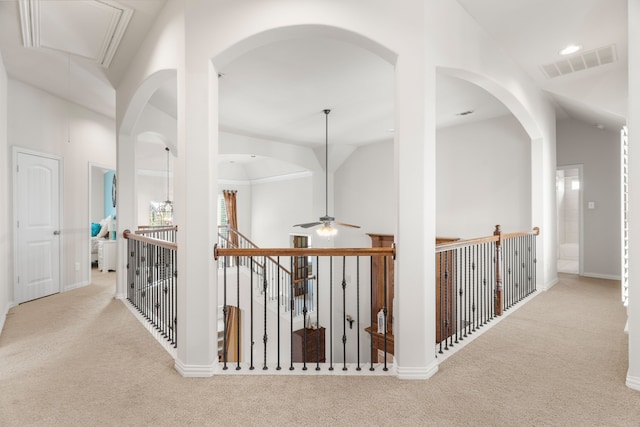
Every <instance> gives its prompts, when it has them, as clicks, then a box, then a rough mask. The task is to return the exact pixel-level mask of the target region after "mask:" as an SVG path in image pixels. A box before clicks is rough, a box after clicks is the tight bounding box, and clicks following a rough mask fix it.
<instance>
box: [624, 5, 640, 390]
mask: <svg viewBox="0 0 640 427" xmlns="http://www.w3.org/2000/svg"><path fill="white" fill-rule="evenodd" d="M627 13H628V19H629V30H628V31H629V32H628V40H629V89H628V90H629V109H628V115H627V125H628V128H629V259H630V260H634V259H637V258H638V256H639V255H640V213H639V208H640V77H639V76H638V73H640V1H639V0H629V3H628V11H627ZM627 313H628V315H629V319H628V321H629V371H628V372H627V386H628V387H630V388H633V389H635V390H640V264H639V263H637V262H633V261H632V262H630V263H629V305H628V308H627Z"/></svg>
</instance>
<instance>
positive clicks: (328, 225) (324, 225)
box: [294, 109, 360, 238]
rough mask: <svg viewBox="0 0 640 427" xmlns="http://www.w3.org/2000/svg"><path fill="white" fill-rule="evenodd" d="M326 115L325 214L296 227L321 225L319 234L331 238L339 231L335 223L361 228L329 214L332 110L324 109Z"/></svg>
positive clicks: (317, 231)
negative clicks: (316, 219) (330, 115)
mask: <svg viewBox="0 0 640 427" xmlns="http://www.w3.org/2000/svg"><path fill="white" fill-rule="evenodd" d="M323 112H324V116H325V138H324V174H325V175H324V185H325V187H324V197H325V210H324V216H321V217H320V218H319V221H315V222H307V223H304V224H296V225H294V227H302V228H311V227H315V226H317V225H321V227H320V228H318V229H317V230H316V233H318V235H319V236H322V237H327V238H331V236H335V235H336V234H337V233H338V229H337V228H336V227H335V225H340V226H343V227H351V228H360V226H358V225H352V224H346V223H344V222H337V221H336V219H335V218H334V217H332V216H329V113H330V112H331V110H329V109H326V110H323Z"/></svg>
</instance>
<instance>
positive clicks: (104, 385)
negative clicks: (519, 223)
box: [0, 272, 640, 426]
mask: <svg viewBox="0 0 640 427" xmlns="http://www.w3.org/2000/svg"><path fill="white" fill-rule="evenodd" d="M114 276H115V275H114V273H105V274H103V273H99V272H94V274H93V279H94V284H93V285H91V286H87V287H84V288H80V289H76V290H73V291H70V292H66V293H64V294H57V295H54V296H51V297H48V298H44V299H41V300H37V301H33V302H30V303H27V304H23V305H20V306H18V307H14V308H13V309H11V311H10V313H9V316H8V318H7V322H6V324H5V328H4V331H3V333H2V335H1V336H0V425H3V426H18V425H20V426H31V425H48V426H51V425H54V426H57V425H74V426H75V425H78V426H79V425H119V426H120V425H154V426H161V425H172V426H176V425H294V424H295V425H319V424H320V425H345V426H346V425H349V426H353V425H389V424H394V425H438V426H443V425H483V426H486V425H517V426H524V425H536V426H541V425H582V426H590V425H608V426H637V425H638V422H639V420H640V403H639V402H640V394H638V392H636V391H633V390H631V389H629V388H627V387H626V386H625V384H624V382H625V375H626V366H627V337H626V335H625V334H624V332H623V327H624V322H625V310H624V308H623V307H622V305H621V303H620V301H619V293H620V290H619V283H618V282H615V281H607V280H598V279H590V278H580V277H578V276H574V275H566V274H562V275H560V282H559V283H558V284H557V285H556V286H555V287H553V288H552V289H551V290H549V291H548V292H544V293H540V294H539V295H538V296H536V297H535V298H533V299H532V300H531V301H530V302H528V303H526V304H525V305H523V306H521V307H520V308H519V309H518V310H517V311H516V312H514V313H512V314H511V315H510V316H508V317H507V318H505V319H504V320H503V321H501V322H500V323H499V324H497V325H496V326H495V327H494V328H493V329H491V330H489V331H487V332H485V333H484V335H483V336H482V337H479V338H478V339H476V340H475V341H474V342H472V343H470V344H469V345H467V346H466V347H465V348H464V349H462V350H461V351H459V352H458V353H456V354H454V355H452V356H451V357H449V358H448V359H447V360H445V361H444V362H443V363H442V364H441V365H440V370H439V372H438V373H437V374H436V375H435V376H434V377H432V378H431V379H430V380H427V381H401V380H398V379H395V378H391V377H355V376H313V375H311V376H307V377H298V376H288V375H280V376H276V375H268V376H216V377H213V378H209V379H187V378H182V377H180V375H178V373H177V372H176V371H175V370H174V368H173V360H172V359H171V357H170V356H169V354H168V353H167V352H166V351H165V350H164V349H162V347H161V346H160V345H158V344H157V342H156V341H155V340H154V339H153V338H152V337H151V335H150V334H149V332H148V331H147V330H146V329H145V328H144V327H143V326H142V325H140V324H139V323H138V322H137V321H136V320H135V319H134V316H133V315H132V314H131V312H130V311H129V310H128V309H127V308H126V307H125V306H124V305H123V303H122V302H120V301H117V300H114V299H113V298H112V295H113V290H114V285H113V280H114ZM292 408H295V411H292Z"/></svg>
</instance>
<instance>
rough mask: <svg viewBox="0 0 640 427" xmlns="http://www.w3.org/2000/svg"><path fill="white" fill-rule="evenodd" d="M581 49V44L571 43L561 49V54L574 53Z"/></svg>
mask: <svg viewBox="0 0 640 427" xmlns="http://www.w3.org/2000/svg"><path fill="white" fill-rule="evenodd" d="M580 49H582V46H580V45H579V44H570V45H568V46H567V47H565V48H564V49H562V50H561V51H560V55H571V54H572V53H576V52H577V51H579V50H580Z"/></svg>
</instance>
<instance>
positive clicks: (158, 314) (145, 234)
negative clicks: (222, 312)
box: [123, 227, 178, 347]
mask: <svg viewBox="0 0 640 427" xmlns="http://www.w3.org/2000/svg"><path fill="white" fill-rule="evenodd" d="M176 232H177V227H166V228H154V229H147V230H138V231H136V232H135V233H132V232H130V231H129V230H126V231H125V232H124V233H123V237H124V238H125V239H127V300H129V302H130V303H131V304H132V305H133V306H134V307H135V308H136V309H137V310H138V311H139V312H140V314H141V315H142V316H143V317H144V318H145V319H146V320H147V321H148V322H149V323H150V324H151V325H153V326H154V327H155V328H156V329H157V330H158V332H159V333H160V334H162V336H164V337H165V338H166V339H167V340H168V341H169V342H170V343H171V344H172V345H173V346H174V347H176V346H177V342H178V337H177V334H176V324H177V286H176V285H177V277H178V272H177V270H176V262H177V259H176V256H177V251H178V246H177V244H176V243H175V235H176ZM149 235H151V236H162V237H166V238H167V239H166V240H165V239H160V238H157V237H150V236H149ZM168 239H171V240H168ZM172 240H173V241H172Z"/></svg>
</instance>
